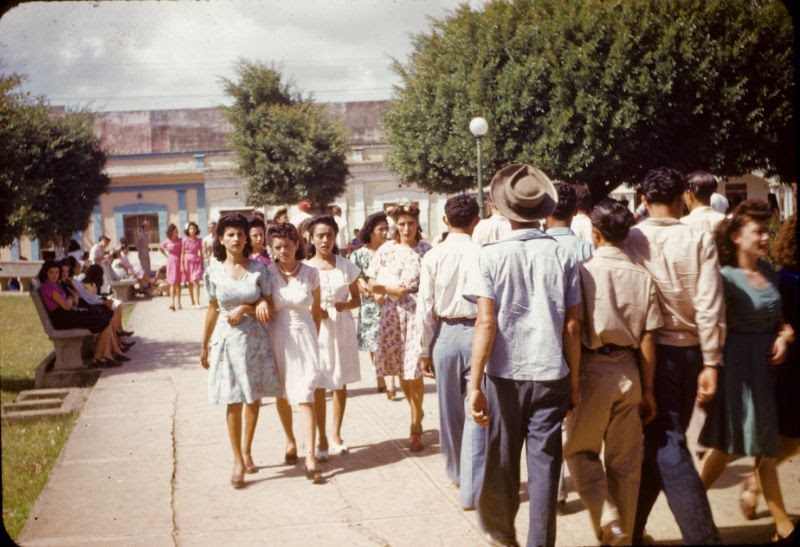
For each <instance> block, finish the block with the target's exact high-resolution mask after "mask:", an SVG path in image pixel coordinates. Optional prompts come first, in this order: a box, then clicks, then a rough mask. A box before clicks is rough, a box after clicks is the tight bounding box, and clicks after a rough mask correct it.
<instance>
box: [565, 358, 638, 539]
mask: <svg viewBox="0 0 800 547" xmlns="http://www.w3.org/2000/svg"><path fill="white" fill-rule="evenodd" d="M580 389H581V403H580V405H579V406H578V409H577V411H576V412H573V413H571V414H570V415H568V416H567V421H566V424H567V425H566V433H567V441H566V444H565V445H564V459H565V461H566V462H567V467H568V468H569V472H570V475H571V476H572V481H573V484H574V486H575V490H576V491H577V492H578V494H579V495H580V496H581V499H582V500H583V503H584V505H586V508H587V509H588V511H589V517H590V519H591V521H592V526H593V527H594V530H595V533H596V534H597V535H598V537H599V535H600V528H601V526H605V525H607V524H609V523H610V522H612V521H614V520H618V519H621V520H622V522H623V530H625V532H626V533H627V534H629V535H630V534H632V533H633V524H634V519H635V517H636V502H637V498H638V495H639V481H640V477H641V467H642V446H643V439H642V421H641V418H640V416H639V402H640V400H641V396H642V389H641V381H640V378H639V370H638V367H637V360H636V354H635V353H634V352H633V351H618V352H615V353H612V354H611V355H608V356H606V355H595V354H591V353H584V354H583V355H582V356H581V368H580ZM601 452H602V456H603V461H602V462H601V461H600V456H601ZM603 464H605V469H604V468H603V467H604V465H603Z"/></svg>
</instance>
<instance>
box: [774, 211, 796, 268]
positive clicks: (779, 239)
mask: <svg viewBox="0 0 800 547" xmlns="http://www.w3.org/2000/svg"><path fill="white" fill-rule="evenodd" d="M770 254H771V255H772V259H773V260H774V261H775V262H776V263H778V264H780V265H781V267H783V268H786V269H787V270H790V271H793V272H797V213H793V214H792V216H790V217H789V218H787V219H786V220H785V221H784V222H783V224H781V229H780V230H779V231H778V235H777V236H775V241H773V242H772V252H771V253H770Z"/></svg>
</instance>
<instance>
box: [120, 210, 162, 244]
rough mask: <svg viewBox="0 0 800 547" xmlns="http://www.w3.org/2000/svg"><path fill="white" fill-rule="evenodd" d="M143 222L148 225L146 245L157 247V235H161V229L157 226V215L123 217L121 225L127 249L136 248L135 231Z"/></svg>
mask: <svg viewBox="0 0 800 547" xmlns="http://www.w3.org/2000/svg"><path fill="white" fill-rule="evenodd" d="M145 220H146V221H147V222H148V224H149V225H150V226H149V227H148V229H147V243H148V244H150V245H158V243H159V241H160V239H159V237H158V234H160V233H161V227H160V226H159V225H158V215H144V214H137V215H123V216H122V224H123V229H124V231H125V239H126V240H128V246H129V247H131V248H133V247H135V246H136V230H137V229H138V228H139V226H141V225H142V222H144V221H145Z"/></svg>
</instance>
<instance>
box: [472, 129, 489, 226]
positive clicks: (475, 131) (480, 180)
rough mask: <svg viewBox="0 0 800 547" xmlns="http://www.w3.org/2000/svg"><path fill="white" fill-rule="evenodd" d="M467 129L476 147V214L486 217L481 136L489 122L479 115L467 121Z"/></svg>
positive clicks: (486, 130) (484, 133) (485, 131)
mask: <svg viewBox="0 0 800 547" xmlns="http://www.w3.org/2000/svg"><path fill="white" fill-rule="evenodd" d="M469 131H470V133H472V135H473V136H474V137H475V142H476V144H477V148H478V214H479V215H480V217H481V218H486V215H485V214H484V209H483V176H482V173H481V167H482V166H481V138H483V136H484V135H486V133H487V132H488V131H489V124H488V123H487V122H486V120H484V119H483V118H481V117H477V118H472V120H470V122H469Z"/></svg>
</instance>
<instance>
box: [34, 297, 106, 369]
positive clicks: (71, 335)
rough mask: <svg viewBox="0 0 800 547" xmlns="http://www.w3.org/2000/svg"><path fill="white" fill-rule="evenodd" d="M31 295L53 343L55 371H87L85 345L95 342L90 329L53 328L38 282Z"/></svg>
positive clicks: (45, 330)
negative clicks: (84, 357) (84, 358)
mask: <svg viewBox="0 0 800 547" xmlns="http://www.w3.org/2000/svg"><path fill="white" fill-rule="evenodd" d="M30 295H31V300H33V305H34V307H35V308H36V312H37V313H38V314H39V321H40V322H41V323H42V329H43V330H44V332H45V334H46V335H47V336H48V337H49V338H50V340H51V341H52V342H53V347H54V349H55V353H56V360H55V365H54V367H53V368H54V370H56V371H59V370H76V369H87V368H88V367H87V366H86V364H85V363H84V360H83V348H84V345H85V344H91V343H92V342H93V341H94V335H93V334H92V333H91V332H90V331H89V329H56V328H53V323H52V322H51V321H50V315H48V313H47V308H45V306H44V302H42V296H41V295H40V294H39V283H38V282H36V283H34V284H33V285H32V287H31V291H30Z"/></svg>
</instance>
